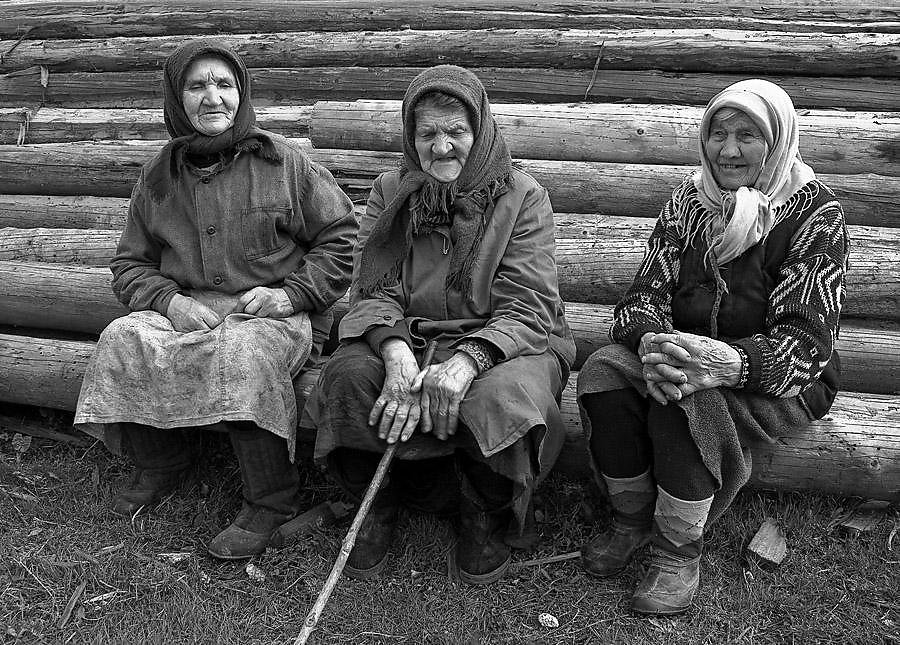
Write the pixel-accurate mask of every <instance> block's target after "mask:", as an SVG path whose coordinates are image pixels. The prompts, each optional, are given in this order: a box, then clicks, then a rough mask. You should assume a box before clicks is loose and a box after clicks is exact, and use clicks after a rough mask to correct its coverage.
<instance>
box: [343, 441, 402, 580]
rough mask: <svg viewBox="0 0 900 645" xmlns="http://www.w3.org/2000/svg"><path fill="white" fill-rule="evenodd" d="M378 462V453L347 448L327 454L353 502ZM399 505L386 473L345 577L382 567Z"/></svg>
mask: <svg viewBox="0 0 900 645" xmlns="http://www.w3.org/2000/svg"><path fill="white" fill-rule="evenodd" d="M379 461H381V455H380V454H378V453H374V452H366V451H363V450H353V449H351V448H340V449H338V450H335V451H334V452H332V453H331V454H330V455H329V456H328V463H329V467H330V470H331V472H332V475H334V476H335V479H337V480H338V482H339V483H340V484H341V486H342V487H343V488H344V490H346V491H347V493H348V494H349V495H350V497H352V498H353V499H354V500H356V502H357V503H359V502H362V498H363V497H364V496H365V494H366V490H367V489H368V487H369V483H371V481H372V477H373V476H374V475H375V470H376V469H377V468H378V462H379ZM399 506H400V503H399V498H398V494H397V490H396V486H395V484H394V479H393V477H392V476H391V474H390V473H388V474H387V475H386V476H385V478H384V481H382V483H381V488H380V489H379V491H378V493H377V494H376V495H375V499H374V500H373V501H372V506H371V507H370V508H369V513H368V515H366V518H365V519H364V520H363V523H362V525H360V527H359V533H357V535H356V542H355V543H354V544H353V549H352V550H351V551H350V555H349V557H348V558H347V563H346V565H345V566H344V574H345V575H346V576H347V577H349V578H354V579H356V580H368V579H369V578H374V577H375V576H377V575H378V574H380V573H381V572H382V571H383V570H384V567H385V566H386V565H387V563H388V553H389V551H390V548H391V542H392V541H393V539H394V530H395V529H396V527H397V519H398V517H399V510H400V508H399Z"/></svg>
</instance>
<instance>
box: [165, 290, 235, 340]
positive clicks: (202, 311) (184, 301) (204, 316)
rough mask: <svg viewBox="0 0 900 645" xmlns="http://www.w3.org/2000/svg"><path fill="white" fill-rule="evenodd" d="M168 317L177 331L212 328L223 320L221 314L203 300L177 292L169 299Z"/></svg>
mask: <svg viewBox="0 0 900 645" xmlns="http://www.w3.org/2000/svg"><path fill="white" fill-rule="evenodd" d="M166 318H168V319H169V321H170V322H171V323H172V327H174V328H175V331H181V332H188V331H200V330H206V329H212V328H213V327H216V326H218V325H219V323H220V322H222V319H221V318H220V317H219V315H218V314H217V313H216V312H214V311H213V310H212V309H210V308H209V307H207V306H206V305H204V304H203V303H201V302H198V301H196V300H194V299H193V298H190V297H188V296H183V295H181V294H180V293H176V294H175V295H174V296H172V300H170V301H169V306H168V308H167V309H166Z"/></svg>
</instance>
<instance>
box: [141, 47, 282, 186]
mask: <svg viewBox="0 0 900 645" xmlns="http://www.w3.org/2000/svg"><path fill="white" fill-rule="evenodd" d="M201 56H215V57H216V58H221V59H222V60H224V61H225V62H227V63H228V65H229V66H230V67H231V70H232V72H234V75H235V79H236V80H237V83H238V92H239V97H240V103H239V104H238V109H237V112H236V113H235V116H234V124H233V125H232V126H231V127H230V128H229V129H227V130H226V131H225V132H222V133H220V134H217V135H215V136H207V135H205V134H201V133H200V132H197V131H196V130H195V129H194V126H193V125H191V121H190V119H189V118H188V115H187V113H186V112H185V111H184V103H183V99H182V95H181V92H182V90H183V86H184V75H185V74H186V73H187V69H188V67H190V65H191V63H193V62H194V61H195V60H197V59H198V58H200V57H201ZM163 92H164V96H165V104H164V106H163V111H164V113H165V120H166V129H167V130H168V131H169V136H170V137H172V140H171V141H169V143H167V144H166V145H165V146H164V147H163V149H162V150H161V151H160V154H159V156H158V157H157V158H156V159H155V162H154V163H153V164H152V166H151V167H150V168H149V169H148V171H147V174H146V176H147V185H148V186H149V189H150V192H151V194H152V195H154V197H156V198H157V199H158V200H161V199H163V198H164V197H165V196H166V195H167V194H168V192H169V191H170V190H171V186H172V183H173V182H174V181H176V180H177V179H178V177H179V176H180V174H181V173H182V172H183V171H184V157H185V154H189V153H190V154H194V155H198V156H203V155H213V154H216V153H219V152H232V153H234V152H238V151H241V152H244V151H247V152H252V153H253V154H256V155H259V156H260V157H262V158H263V159H266V160H268V161H271V162H273V163H280V162H281V160H282V159H281V156H280V155H279V154H278V151H277V150H276V149H275V146H274V145H273V143H272V140H271V139H270V138H269V136H268V134H267V133H266V132H265V131H264V130H262V129H260V128H259V127H257V125H256V113H255V112H254V111H253V105H252V104H251V102H250V74H249V72H247V68H246V67H245V66H244V61H242V60H241V59H240V57H238V55H237V54H236V53H235V52H234V50H232V49H231V48H230V47H228V46H227V45H224V44H222V43H219V42H217V41H215V40H193V41H191V42H188V43H185V44H184V45H181V46H180V47H179V48H178V49H176V50H175V51H174V52H172V54H171V55H170V56H169V57H168V58H167V59H166V64H165V67H164V70H163Z"/></svg>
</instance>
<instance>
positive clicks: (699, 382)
mask: <svg viewBox="0 0 900 645" xmlns="http://www.w3.org/2000/svg"><path fill="white" fill-rule="evenodd" d="M650 342H651V344H652V345H655V350H656V351H651V352H649V353H647V354H645V355H644V356H643V357H642V358H641V362H643V364H644V377H645V379H646V378H647V375H648V373H649V374H651V375H652V376H653V377H654V378H655V376H656V375H658V376H660V377H662V378H664V379H665V380H666V381H667V382H669V383H671V384H675V385H677V388H678V391H679V393H680V396H678V398H676V399H671V400H679V399H680V398H681V397H683V396H688V395H689V394H693V393H694V392H698V391H700V390H707V389H710V388H714V387H722V386H726V387H728V386H733V385H736V384H737V382H738V379H739V378H740V374H741V357H740V354H738V352H737V350H736V349H735V348H733V347H731V346H730V345H728V344H727V343H723V342H722V341H720V340H716V339H714V338H709V337H708V336H699V335H697V334H689V333H685V332H679V331H676V332H672V333H666V334H656V335H655V336H654V337H653V338H652V339H651V340H650ZM660 387H662V386H660ZM667 395H668V392H667ZM670 398H671V397H670Z"/></svg>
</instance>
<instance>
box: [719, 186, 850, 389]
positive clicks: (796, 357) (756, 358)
mask: <svg viewBox="0 0 900 645" xmlns="http://www.w3.org/2000/svg"><path fill="white" fill-rule="evenodd" d="M848 248H849V240H848V238H847V228H846V226H845V223H844V213H843V210H842V209H841V206H840V204H839V203H837V202H836V201H831V202H829V203H827V204H825V205H824V206H822V207H821V208H820V209H819V211H818V212H816V213H814V214H812V215H811V216H810V217H809V219H808V220H807V221H806V222H805V224H804V225H803V227H802V228H801V229H800V230H799V231H797V233H796V234H795V236H794V239H793V240H792V242H791V245H790V248H789V249H788V254H787V257H786V258H785V261H784V264H783V265H782V267H781V271H780V281H779V283H778V284H777V286H776V287H775V289H774V290H773V291H772V294H771V296H770V297H769V306H768V311H767V313H766V328H767V333H765V334H755V335H753V336H750V337H748V338H742V339H740V340H738V341H736V342H734V343H733V344H734V345H737V346H739V347H741V348H742V349H743V350H744V351H745V352H746V354H747V359H748V363H749V364H748V368H749V375H748V379H747V383H746V385H745V386H744V388H745V389H746V390H748V391H751V392H758V393H762V394H768V395H771V396H780V397H791V396H796V395H798V394H799V393H801V392H802V391H804V390H805V389H806V388H808V387H810V386H811V385H813V384H814V383H815V381H816V379H818V377H819V376H820V375H821V373H822V371H823V370H824V369H825V366H826V365H828V362H829V361H830V360H831V354H832V352H833V351H834V344H835V340H836V339H837V336H838V330H839V324H838V321H839V318H840V314H841V307H842V305H843V303H844V280H845V274H846V269H847V253H848Z"/></svg>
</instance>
